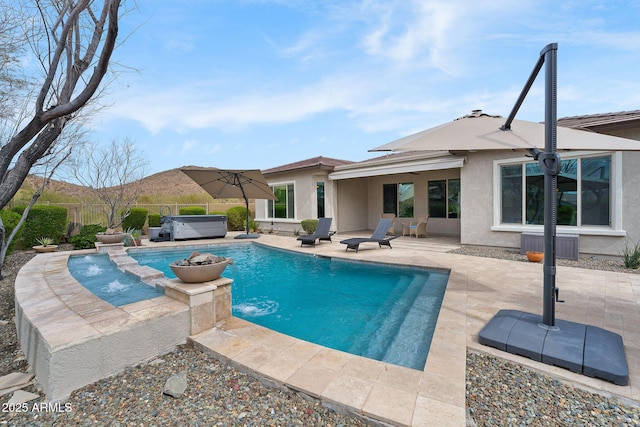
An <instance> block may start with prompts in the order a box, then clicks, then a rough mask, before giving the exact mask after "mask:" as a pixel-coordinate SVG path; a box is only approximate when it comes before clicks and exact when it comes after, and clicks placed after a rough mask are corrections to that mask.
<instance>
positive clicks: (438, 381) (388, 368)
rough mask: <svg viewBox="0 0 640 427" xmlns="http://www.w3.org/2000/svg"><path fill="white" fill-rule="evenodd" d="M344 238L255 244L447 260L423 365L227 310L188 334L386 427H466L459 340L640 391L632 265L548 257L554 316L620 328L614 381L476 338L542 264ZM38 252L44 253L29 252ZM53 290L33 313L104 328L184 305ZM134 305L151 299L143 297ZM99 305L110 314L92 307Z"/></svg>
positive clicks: (269, 239)
mask: <svg viewBox="0 0 640 427" xmlns="http://www.w3.org/2000/svg"><path fill="white" fill-rule="evenodd" d="M365 234H366V233H365ZM233 236H234V234H233V233H230V234H229V235H228V236H227V237H226V238H224V239H213V240H197V241H193V240H192V241H186V242H162V243H153V242H150V243H149V242H146V245H145V246H146V247H161V246H173V245H175V244H185V245H200V244H209V243H238V242H239V241H238V240H235V241H234V240H233ZM348 237H353V236H352V235H348V236H347V235H341V236H334V238H333V240H334V243H328V242H323V243H320V244H318V245H316V246H315V247H308V246H305V247H300V242H298V241H296V240H295V238H293V237H286V236H278V235H269V234H265V235H262V236H261V237H260V239H258V240H257V242H258V243H261V244H265V245H270V246H274V247H279V248H283V249H290V250H295V251H300V252H303V253H309V254H315V255H322V256H329V257H340V258H347V259H352V260H363V261H372V262H385V263H394V264H406V265H412V266H424V267H435V268H445V269H450V271H451V274H450V278H449V283H448V286H447V290H446V293H445V297H444V301H443V305H442V309H441V311H440V315H439V318H438V323H437V326H436V330H435V333H434V337H433V341H432V344H431V348H430V351H429V356H428V358H427V363H426V366H425V369H424V371H417V370H413V369H408V368H403V367H398V366H395V365H390V364H387V363H383V362H378V361H374V360H370V359H366V358H363V357H359V356H354V355H351V354H347V353H344V352H340V351H336V350H331V349H327V348H325V347H321V346H318V345H315V344H312V343H308V342H305V341H301V340H298V339H295V338H292V337H288V336H286V335H282V334H279V333H277V332H274V331H271V330H268V329H265V328H262V327H260V326H257V325H254V324H252V323H249V322H246V321H244V320H241V319H238V318H235V317H231V318H229V319H227V320H226V321H224V322H221V323H219V324H218V326H217V327H216V328H214V329H212V330H209V331H204V332H202V333H199V334H197V335H194V336H191V337H190V339H191V340H192V341H193V342H194V343H195V344H196V345H198V346H200V347H201V348H202V349H203V350H205V351H207V352H209V353H211V354H213V355H214V356H215V357H218V358H220V359H222V360H226V361H228V362H230V363H233V364H234V365H236V366H238V367H240V368H241V369H245V370H247V371H251V372H253V373H254V374H255V375H258V376H260V377H263V378H266V379H267V380H269V381H271V382H273V383H275V384H277V385H284V386H287V387H290V388H292V389H295V390H298V391H300V392H302V393H305V394H308V395H310V396H313V397H316V398H319V399H321V400H322V401H323V402H324V403H325V404H327V405H329V406H334V407H336V408H337V409H340V410H347V411H351V412H355V413H359V414H362V415H364V416H366V417H370V418H373V419H376V420H380V421H382V422H386V423H389V424H393V425H411V426H427V425H428V426H432V425H438V426H445V425H452V426H463V425H465V362H466V350H467V348H471V349H474V350H478V351H484V352H487V353H491V354H494V355H497V356H499V357H503V358H505V359H510V360H514V361H516V362H519V363H522V364H524V365H527V366H529V367H532V368H533V369H536V370H538V371H541V372H544V373H548V374H550V375H553V376H554V377H556V378H558V379H561V380H563V381H567V382H570V383H572V384H574V385H577V386H580V387H585V388H588V389H590V390H592V391H598V392H602V393H606V394H611V395H615V396H620V397H622V398H628V399H633V400H635V401H638V400H640V388H639V384H640V329H639V328H638V325H640V275H638V274H623V273H614V272H603V271H593V270H583V269H576V268H569V267H558V272H557V285H558V287H559V288H560V292H561V298H562V299H564V300H565V301H566V302H565V303H563V304H557V306H556V318H557V319H563V320H571V321H575V322H581V323H587V324H591V325H595V326H599V327H602V328H605V329H608V330H611V331H613V332H616V333H619V334H620V335H622V337H623V339H624V344H625V350H626V356H627V362H628V365H629V374H630V381H629V385H628V386H616V385H614V384H611V383H608V382H605V381H602V380H597V379H593V378H589V377H585V376H582V375H579V374H574V373H572V372H570V371H567V370H565V369H561V368H555V367H552V366H548V365H544V364H541V363H537V362H534V361H532V360H529V359H526V358H523V357H519V356H515V355H511V354H508V353H504V352H500V351H498V350H496V349H493V348H489V347H485V346H482V345H480V344H478V340H477V334H478V332H479V331H480V329H482V327H483V326H484V325H485V324H486V323H487V322H488V321H489V320H490V319H491V318H492V317H493V315H494V314H495V313H496V312H497V311H498V310H500V309H515V310H522V311H528V312H533V313H541V311H542V281H543V277H542V265H541V264H531V263H524V262H517V261H505V260H495V259H488V258H478V257H469V256H462V255H455V254H449V253H447V251H448V250H450V249H453V248H455V247H457V244H458V243H457V241H456V240H452V239H448V238H440V237H429V238H427V239H416V238H409V237H403V238H399V239H396V240H394V241H393V242H392V246H393V249H387V248H382V249H380V248H378V246H377V245H376V244H373V243H366V244H363V245H361V246H360V251H359V252H358V253H355V252H353V251H349V252H345V250H344V249H345V245H342V244H340V243H338V242H339V241H340V240H342V239H344V238H348ZM46 256H49V254H44V255H38V257H46ZM47 272H48V273H47V275H48V276H49V274H57V275H59V276H58V277H66V276H65V272H64V266H63V265H60V264H56V263H54V264H52V265H51V269H50V270H47ZM27 273H28V272H27ZM66 274H68V272H66ZM29 277H30V278H31V279H33V280H35V281H36V282H35V284H34V285H33V286H41V285H42V282H43V281H44V282H45V283H46V282H47V280H48V281H52V278H51V277H47V278H46V279H45V278H43V277H34V275H29ZM53 277H54V278H55V277H56V276H53ZM18 286H19V284H18V283H17V282H16V287H17V288H18ZM32 292H34V295H35V294H36V293H37V292H38V291H37V289H35V288H33V291H32ZM62 295H65V293H64V292H62V293H61V294H60V295H59V296H58V297H52V299H51V300H50V301H47V302H46V304H45V305H43V308H46V309H45V310H42V311H38V315H39V316H44V317H46V316H49V315H50V316H58V317H59V316H60V314H59V310H51V309H50V308H51V307H57V308H61V309H64V310H71V312H73V313H71V314H72V318H73V319H75V320H74V322H78V321H79V319H78V318H77V316H78V315H77V312H76V311H82V310H85V311H86V312H85V315H84V316H85V317H89V318H91V319H94V320H95V324H91V328H93V329H95V328H97V327H102V328H107V329H108V328H119V327H122V326H123V325H125V326H126V325H127V322H134V323H135V322H136V321H137V320H135V319H138V320H143V319H144V318H146V317H145V316H149V314H150V313H151V312H154V313H155V312H157V311H158V310H164V309H167V308H168V307H169V306H167V305H165V304H168V305H171V304H173V305H174V306H175V307H174V308H175V309H176V310H177V311H183V310H185V305H184V304H182V303H179V302H177V301H175V302H174V301H172V300H170V299H167V300H165V299H164V298H167V297H161V298H163V299H162V300H158V299H156V300H157V301H154V302H151V303H147V302H143V303H138V304H140V305H139V306H137V307H136V310H133V311H134V312H132V313H127V314H126V315H124V314H122V313H121V312H120V311H122V310H120V309H118V310H120V311H118V312H117V313H116V312H115V311H113V310H111V309H108V310H107V308H105V307H103V308H102V309H101V310H100V311H98V312H96V313H92V310H93V309H94V308H92V307H91V306H86V305H83V303H82V301H81V300H77V299H76V298H71V296H68V297H64V298H63V296H62ZM65 298H67V299H65ZM56 299H57V301H56ZM145 303H146V304H151V305H153V307H145ZM102 310H104V313H109V314H103V311H102ZM128 310H129V311H131V308H128ZM139 310H141V311H139ZM125 311H126V310H125ZM138 311H139V312H138ZM48 313H49V314H48ZM66 313H67V314H70V313H69V312H66ZM116 314H117V315H116ZM92 316H93V317H92ZM102 316H106V317H104V318H103V317H102ZM111 316H113V322H111ZM123 316H124V317H123ZM80 317H82V316H80ZM56 318H57V317H56ZM82 318H83V319H84V317H82ZM127 319H128V320H127ZM39 320H40V321H42V320H43V319H42V318H41V319H39ZM122 322H125V323H124V324H123V323H122ZM85 323H86V319H85ZM74 324H75V323H74ZM83 325H84V323H83ZM83 330H84V331H85V332H84V333H85V334H87V337H90V336H91V335H92V334H94V333H95V332H94V331H93V330H90V329H86V325H85V329H83ZM78 333H83V332H81V331H78ZM66 336H67V335H66V334H59V338H56V339H60V340H62V341H64V340H65V339H66V338H65V337H66ZM56 337H58V336H57V335H56ZM58 345H64V343H63V342H60V343H58Z"/></svg>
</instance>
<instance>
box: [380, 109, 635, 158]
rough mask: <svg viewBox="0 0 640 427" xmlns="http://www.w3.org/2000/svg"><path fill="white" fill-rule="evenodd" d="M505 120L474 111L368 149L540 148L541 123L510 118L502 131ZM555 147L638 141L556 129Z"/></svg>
mask: <svg viewBox="0 0 640 427" xmlns="http://www.w3.org/2000/svg"><path fill="white" fill-rule="evenodd" d="M505 121H506V119H505V118H504V117H501V116H492V115H489V114H485V113H483V112H482V111H480V110H474V111H473V112H472V113H471V114H469V115H466V116H463V117H460V118H458V119H456V120H454V121H452V122H449V123H445V124H443V125H440V126H436V127H433V128H430V129H427V130H423V131H421V132H418V133H415V134H413V135H409V136H405V137H404V138H400V139H397V140H395V141H393V142H389V143H387V144H384V145H381V146H379V147H376V148H373V149H371V150H369V151H414V150H430V151H478V150H531V149H534V148H538V149H540V150H542V149H543V148H544V144H545V139H544V132H545V127H544V123H536V122H529V121H526V120H513V122H512V123H511V129H510V130H502V126H503V125H504V124H505ZM557 141H558V142H557V144H558V149H559V150H640V141H635V140H631V139H626V138H619V137H616V136H610V135H603V134H600V133H596V132H591V131H587V130H578V129H571V128H566V127H562V126H558V128H557Z"/></svg>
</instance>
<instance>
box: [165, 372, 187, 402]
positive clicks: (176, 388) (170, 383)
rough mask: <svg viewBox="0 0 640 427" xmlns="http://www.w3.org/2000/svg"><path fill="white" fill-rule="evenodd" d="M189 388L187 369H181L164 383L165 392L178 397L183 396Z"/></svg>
mask: <svg viewBox="0 0 640 427" xmlns="http://www.w3.org/2000/svg"><path fill="white" fill-rule="evenodd" d="M186 389H187V371H181V372H180V373H178V374H177V375H173V376H171V377H169V379H167V382H166V383H165V384H164V390H162V393H163V394H166V395H168V396H171V397H175V398H176V399H178V398H180V397H182V395H183V394H184V392H185V390H186Z"/></svg>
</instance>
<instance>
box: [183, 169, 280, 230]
mask: <svg viewBox="0 0 640 427" xmlns="http://www.w3.org/2000/svg"><path fill="white" fill-rule="evenodd" d="M180 170H181V171H182V172H184V173H185V174H186V175H187V176H188V177H189V178H191V179H192V180H194V181H195V182H196V183H197V184H199V185H200V187H202V189H203V190H205V191H206V192H207V193H209V194H210V195H211V197H213V198H214V199H244V201H245V204H246V206H247V234H245V235H240V236H236V238H256V237H258V235H257V234H255V235H253V234H249V199H264V200H276V196H275V195H274V194H273V190H272V189H271V187H269V184H267V180H266V179H265V178H264V176H263V175H262V172H260V170H258V169H249V170H237V169H236V170H226V169H218V168H204V167H197V166H189V167H185V168H180Z"/></svg>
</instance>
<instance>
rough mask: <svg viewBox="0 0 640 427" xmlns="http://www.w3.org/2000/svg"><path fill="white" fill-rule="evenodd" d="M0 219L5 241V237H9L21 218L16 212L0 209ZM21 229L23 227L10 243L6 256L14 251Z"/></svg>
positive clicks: (20, 235)
mask: <svg viewBox="0 0 640 427" xmlns="http://www.w3.org/2000/svg"><path fill="white" fill-rule="evenodd" d="M0 218H2V224H4V238H5V240H6V239H7V237H9V235H10V234H11V233H12V232H13V229H14V228H16V225H18V222H19V221H20V218H22V217H21V216H20V214H18V213H16V212H13V211H8V210H5V209H2V210H0ZM23 229H24V227H21V228H20V230H18V233H17V234H16V237H14V239H13V240H12V241H11V244H10V245H9V249H7V255H9V254H10V253H11V252H13V251H14V250H15V248H16V245H17V244H18V242H19V241H20V239H21V237H22V230H23Z"/></svg>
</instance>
